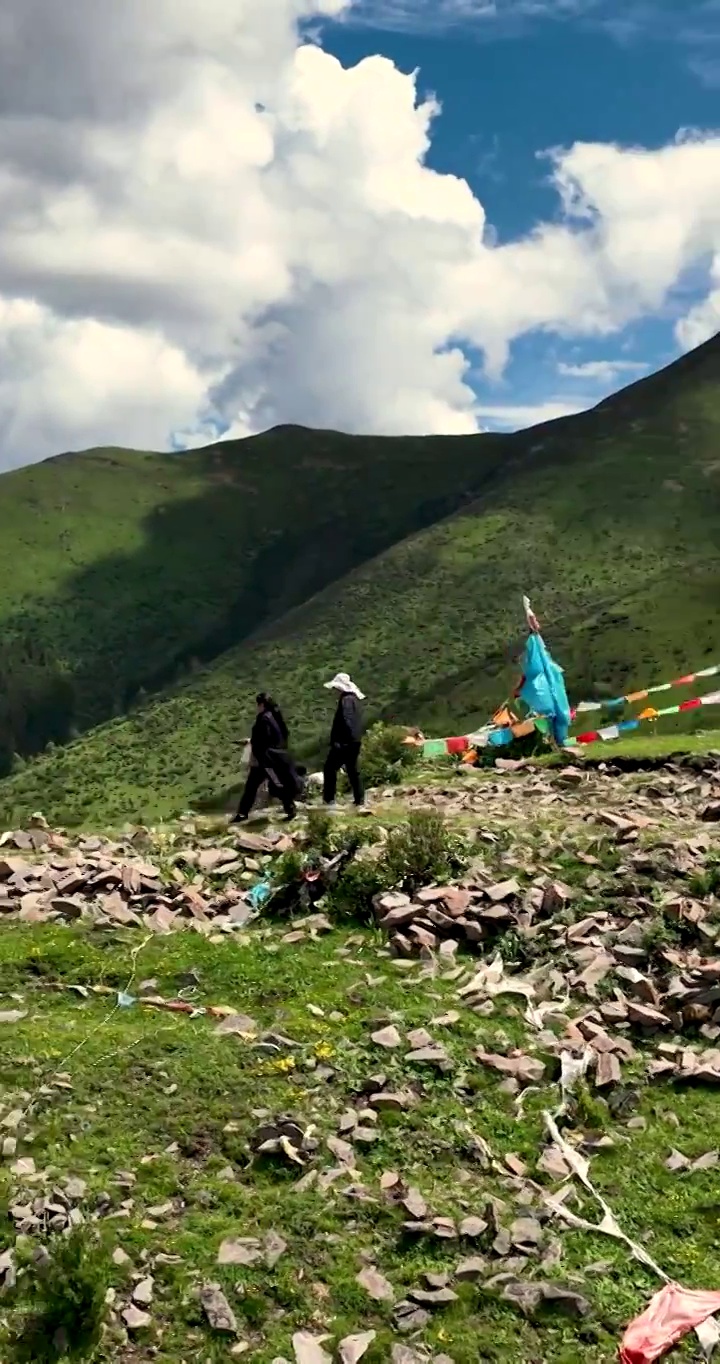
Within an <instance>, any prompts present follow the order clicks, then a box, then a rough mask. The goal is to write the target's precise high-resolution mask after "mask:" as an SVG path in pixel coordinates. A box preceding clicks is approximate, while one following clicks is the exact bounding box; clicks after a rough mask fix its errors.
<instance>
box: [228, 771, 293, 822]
mask: <svg viewBox="0 0 720 1364" xmlns="http://www.w3.org/2000/svg"><path fill="white" fill-rule="evenodd" d="M281 777H282V774H281V773H280V772H276V771H275V770H274V768H272V767H269V766H268V767H263V766H261V765H260V764H259V763H258V765H257V766H256V767H251V768H250V771H249V772H248V775H247V781H246V782H245V790H244V791H243V793H242V795H241V797H240V804H239V805H238V808H237V812H238V815H240V816H247V815H249V814H250V811H251V810H252V808H253V805H254V804H255V801H256V799H257V794H258V791H259V790H260V787H261V786H262V784H263V782H264V781H267V783H268V786H269V788H270V795H271V796H276V797H277V799H278V800H280V801H282V807H283V810H284V811H285V814H286V815H290V816H292V815H294V814H295V800H294V797H295V787H294V786H293V787H292V789H291V788H290V785H289V783H285V784H283V782H282V780H281Z"/></svg>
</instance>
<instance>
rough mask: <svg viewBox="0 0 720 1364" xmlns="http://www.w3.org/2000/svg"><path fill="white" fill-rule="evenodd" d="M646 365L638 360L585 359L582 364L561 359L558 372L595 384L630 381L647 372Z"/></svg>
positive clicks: (567, 376)
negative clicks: (574, 363) (568, 362)
mask: <svg viewBox="0 0 720 1364" xmlns="http://www.w3.org/2000/svg"><path fill="white" fill-rule="evenodd" d="M647 368H648V367H647V365H644V364H642V363H641V362H640V361H638V360H586V361H585V362H584V363H583V364H579V365H571V364H567V363H565V362H564V361H561V362H560V364H559V365H558V367H557V369H558V374H562V376H563V378H565V379H582V380H589V381H590V382H591V383H596V384H608V385H609V384H614V383H616V382H617V381H618V380H623V381H627V383H631V382H632V380H633V379H638V378H640V376H641V375H642V374H646V373H647Z"/></svg>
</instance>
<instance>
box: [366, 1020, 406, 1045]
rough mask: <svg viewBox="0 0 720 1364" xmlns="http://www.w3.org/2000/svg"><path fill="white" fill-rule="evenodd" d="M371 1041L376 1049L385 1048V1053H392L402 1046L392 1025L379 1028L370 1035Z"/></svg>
mask: <svg viewBox="0 0 720 1364" xmlns="http://www.w3.org/2000/svg"><path fill="white" fill-rule="evenodd" d="M372 1040H373V1042H374V1043H375V1046H376V1047H385V1049H386V1050H387V1051H394V1050H396V1048H397V1047H401V1046H402V1038H401V1036H400V1033H399V1032H398V1030H397V1028H395V1027H393V1026H392V1025H391V1026H390V1027H387V1028H380V1029H379V1030H378V1031H377V1032H374V1033H373V1034H372Z"/></svg>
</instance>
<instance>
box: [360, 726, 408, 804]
mask: <svg viewBox="0 0 720 1364" xmlns="http://www.w3.org/2000/svg"><path fill="white" fill-rule="evenodd" d="M406 734H407V730H405V729H403V728H402V726H401V725H383V724H377V725H373V726H372V727H371V728H370V729H369V730H368V732H367V734H366V735H365V738H364V740H363V746H362V753H361V755H360V766H361V770H362V774H363V780H364V782H365V785H366V786H367V787H368V788H369V789H372V788H373V787H375V786H399V785H400V783H401V782H403V781H404V780H405V778H406V777H407V776H409V774H410V772H411V771H412V769H413V768H414V767H415V766H416V765H417V763H418V760H419V757H420V749H417V748H413V747H411V745H409V744H404V743H403V739H404V738H405V736H406Z"/></svg>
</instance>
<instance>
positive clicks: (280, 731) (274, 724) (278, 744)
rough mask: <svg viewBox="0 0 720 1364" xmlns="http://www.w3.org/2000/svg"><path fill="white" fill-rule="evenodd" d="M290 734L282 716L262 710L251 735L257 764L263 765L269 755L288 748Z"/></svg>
mask: <svg viewBox="0 0 720 1364" xmlns="http://www.w3.org/2000/svg"><path fill="white" fill-rule="evenodd" d="M287 741H288V732H287V726H286V725H285V722H284V720H283V719H282V716H281V717H280V719H279V720H278V718H277V717H276V716H275V715H273V714H272V711H269V710H261V711H260V714H259V715H258V717H257V719H256V721H255V724H254V725H253V727H252V733H251V735H250V747H251V749H252V753H253V757H254V758H255V760H256V762H258V763H260V764H261V765H262V764H263V763H264V762H265V760H266V759H267V756H268V753H270V752H277V750H278V749H280V750H281V751H282V750H284V749H286V748H287Z"/></svg>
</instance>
